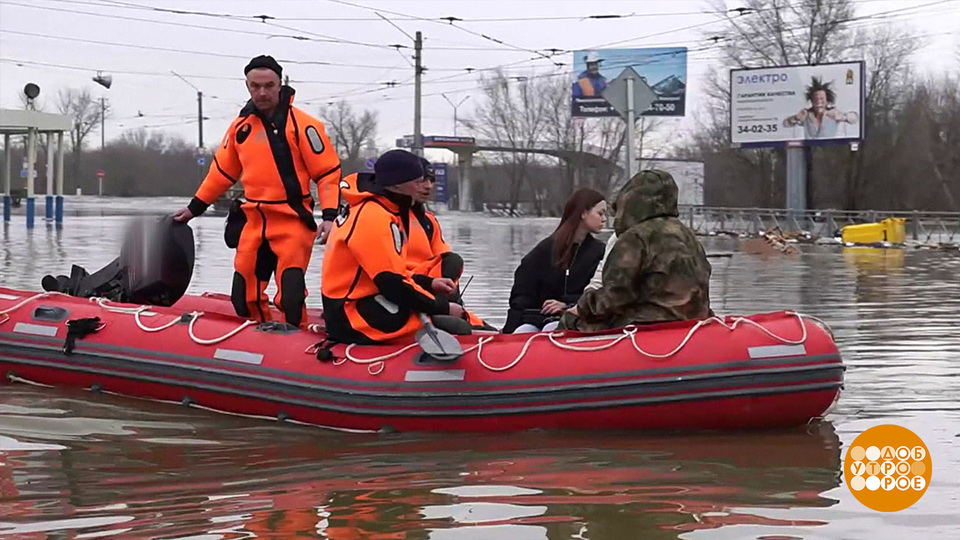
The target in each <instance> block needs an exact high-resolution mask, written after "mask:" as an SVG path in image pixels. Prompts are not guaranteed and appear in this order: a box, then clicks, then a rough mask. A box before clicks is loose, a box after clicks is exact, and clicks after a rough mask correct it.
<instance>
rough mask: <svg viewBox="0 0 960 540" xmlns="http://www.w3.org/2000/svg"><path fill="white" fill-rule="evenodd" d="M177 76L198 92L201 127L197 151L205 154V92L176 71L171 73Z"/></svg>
mask: <svg viewBox="0 0 960 540" xmlns="http://www.w3.org/2000/svg"><path fill="white" fill-rule="evenodd" d="M170 73H173V74H174V75H176V76H177V78H178V79H180V80H181V81H183V82H185V83H187V84H188V85H190V88H193V89H194V90H196V91H197V125H198V126H199V133H198V138H197V151H198V152H203V92H201V91H200V89H199V88H197V87H196V86H194V85H193V83H191V82H190V81H188V80H186V79H184V78H183V77H182V76H180V74H179V73H177V72H176V71H170Z"/></svg>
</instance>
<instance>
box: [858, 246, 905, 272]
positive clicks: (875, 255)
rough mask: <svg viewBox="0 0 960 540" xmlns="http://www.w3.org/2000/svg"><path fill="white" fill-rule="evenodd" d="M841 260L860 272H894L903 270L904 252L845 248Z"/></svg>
mask: <svg viewBox="0 0 960 540" xmlns="http://www.w3.org/2000/svg"><path fill="white" fill-rule="evenodd" d="M843 260H844V261H845V262H846V263H847V264H849V265H851V266H854V267H856V268H859V269H860V270H866V271H888V270H896V269H900V268H903V265H904V262H905V261H906V252H905V251H904V250H903V249H898V248H872V247H863V246H857V247H845V248H843Z"/></svg>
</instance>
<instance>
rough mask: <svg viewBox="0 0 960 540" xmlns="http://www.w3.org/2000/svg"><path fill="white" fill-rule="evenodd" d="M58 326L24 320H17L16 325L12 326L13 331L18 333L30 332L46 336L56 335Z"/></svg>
mask: <svg viewBox="0 0 960 540" xmlns="http://www.w3.org/2000/svg"><path fill="white" fill-rule="evenodd" d="M57 330H58V328H57V327H56V326H50V325H48V324H31V323H25V322H18V323H17V324H16V326H14V327H13V331H14V332H16V333H18V334H30V335H31V336H47V337H54V336H56V335H57Z"/></svg>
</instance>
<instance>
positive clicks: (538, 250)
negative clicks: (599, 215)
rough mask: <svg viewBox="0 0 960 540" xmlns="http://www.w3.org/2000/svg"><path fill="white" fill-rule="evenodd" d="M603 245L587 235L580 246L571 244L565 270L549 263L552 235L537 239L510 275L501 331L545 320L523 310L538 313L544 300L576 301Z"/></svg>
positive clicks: (539, 324) (540, 322)
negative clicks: (507, 301) (508, 302)
mask: <svg viewBox="0 0 960 540" xmlns="http://www.w3.org/2000/svg"><path fill="white" fill-rule="evenodd" d="M604 247H605V246H604V245H603V243H602V242H600V241H599V240H597V239H595V238H594V237H593V236H591V235H587V237H586V238H585V239H584V241H583V243H582V244H581V245H579V246H575V247H574V256H573V260H572V261H571V264H570V270H569V272H565V271H563V270H560V269H559V268H557V267H556V266H554V265H553V235H550V236H548V237H546V238H544V239H543V240H541V241H540V243H539V244H537V245H536V247H534V248H533V249H532V250H530V253H527V254H526V255H525V256H524V257H523V259H522V260H521V261H520V266H519V267H517V270H516V272H514V274H513V288H512V289H511V290H510V310H509V311H508V312H507V323H506V324H505V325H504V327H503V332H504V333H506V334H510V333H513V331H514V330H516V329H517V327H518V326H520V325H521V324H523V323H532V324H535V325H537V326H541V327H542V326H543V324H544V320H545V319H546V317H545V316H544V315H534V314H532V313H530V314H524V311H525V310H536V311H538V312H539V310H540V308H541V307H543V303H544V302H545V301H547V300H559V301H561V302H563V303H565V304H568V305H574V304H576V303H577V300H579V299H580V295H582V294H583V290H584V289H585V288H587V285H589V284H590V280H592V279H593V276H594V274H596V272H597V266H599V265H600V261H601V260H602V259H603V252H604Z"/></svg>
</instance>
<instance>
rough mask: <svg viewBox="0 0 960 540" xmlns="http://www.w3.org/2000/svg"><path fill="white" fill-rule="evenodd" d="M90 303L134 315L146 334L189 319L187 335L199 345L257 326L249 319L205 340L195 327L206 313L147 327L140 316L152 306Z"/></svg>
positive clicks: (185, 314) (99, 299) (191, 313)
mask: <svg viewBox="0 0 960 540" xmlns="http://www.w3.org/2000/svg"><path fill="white" fill-rule="evenodd" d="M90 301H91V302H96V303H97V305H99V306H100V307H101V308H103V309H105V310H107V311H110V312H113V313H126V314H128V315H133V320H134V321H135V322H136V323H137V327H138V328H140V330H143V331H144V332H148V333H150V332H160V331H161V330H166V329H167V328H171V327H173V326H176V325H177V324H178V323H181V322H187V319H189V325H188V326H187V334H188V335H189V336H190V339H192V340H193V342H194V343H197V344H199V345H216V344H217V343H220V342H222V341H226V340H227V339H230V338H231V337H233V336H235V335H237V334H239V333H240V332H241V331H242V330H243V329H244V328H246V327H248V326H252V325H255V324H257V322H256V321H252V320H249V319H248V320H246V321H243V322H242V323H241V324H240V325H239V326H237V327H236V328H234V329H233V330H231V331H229V332H227V333H226V334H224V335H222V336H220V337H215V338H211V339H203V338H199V337H197V335H196V333H195V332H194V326H195V325H196V324H197V320H199V319H200V317H202V316H203V315H204V312H202V311H191V312H189V313H184V314H183V315H182V316H179V317H174V318H173V320H171V321H169V322H167V323H165V324H162V325H160V326H147V325H145V324H143V321H142V320H141V319H140V316H141V315H142V314H143V313H144V312H147V311H149V310H150V306H137V307H120V306H111V305H109V302H110V300H108V299H106V298H91V299H90Z"/></svg>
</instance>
